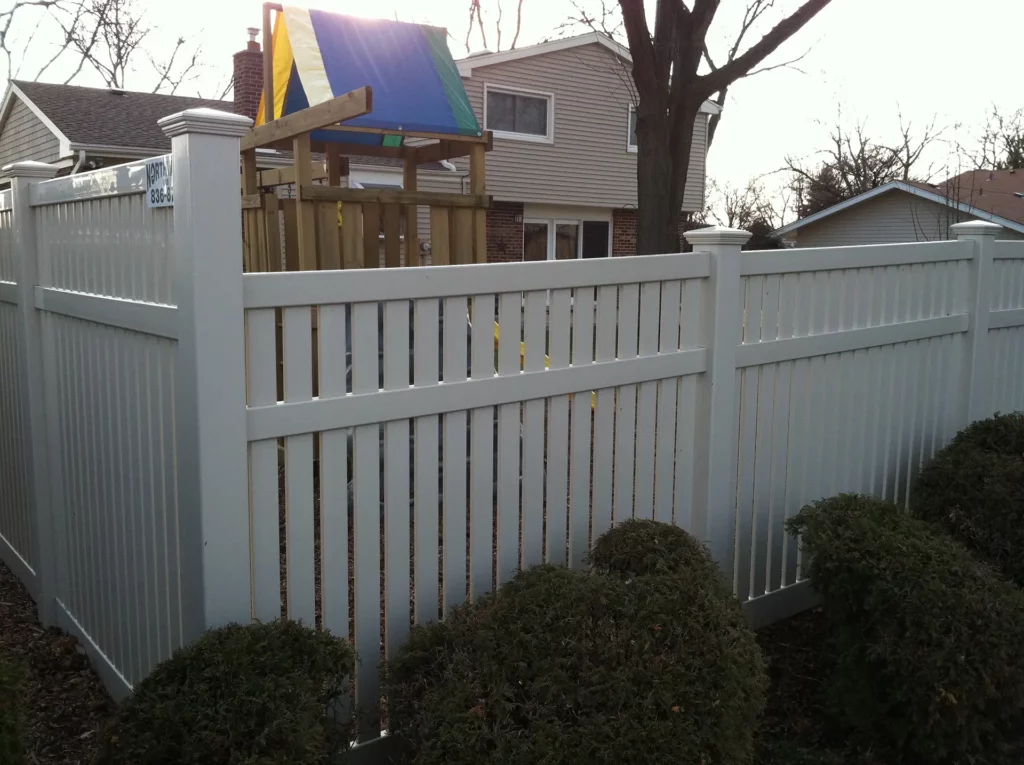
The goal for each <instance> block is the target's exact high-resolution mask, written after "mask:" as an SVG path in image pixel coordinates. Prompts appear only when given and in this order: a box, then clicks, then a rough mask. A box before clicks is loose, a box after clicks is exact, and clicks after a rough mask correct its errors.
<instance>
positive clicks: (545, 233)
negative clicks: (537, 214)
mask: <svg viewBox="0 0 1024 765" xmlns="http://www.w3.org/2000/svg"><path fill="white" fill-rule="evenodd" d="M610 235H611V224H610V223H609V222H608V221H603V220H559V219H558V218H547V219H541V218H534V219H527V220H526V221H524V222H523V260H524V261H526V262H530V261H538V260H576V259H577V258H605V257H608V256H609V255H610V254H611V247H610V244H611V241H610Z"/></svg>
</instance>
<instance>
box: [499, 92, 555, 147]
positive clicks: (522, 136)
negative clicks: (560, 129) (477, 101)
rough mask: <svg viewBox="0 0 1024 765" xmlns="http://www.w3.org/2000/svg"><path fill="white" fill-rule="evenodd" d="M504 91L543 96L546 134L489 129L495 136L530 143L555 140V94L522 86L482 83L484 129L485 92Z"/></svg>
mask: <svg viewBox="0 0 1024 765" xmlns="http://www.w3.org/2000/svg"><path fill="white" fill-rule="evenodd" d="M491 91H494V92H495V93H505V94H507V95H510V96H531V97H533V98H544V99H547V102H548V124H547V134H546V135H534V134H533V133H514V132H509V131H506V130H491V132H492V133H493V134H494V137H495V138H507V139H509V140H511V141H529V142H530V143H546V144H553V143H554V142H555V94H554V93H548V92H545V91H542V90H526V89H524V88H508V87H505V86H504V85H491V84H489V83H484V130H490V128H488V127H487V94H488V93H490V92H491Z"/></svg>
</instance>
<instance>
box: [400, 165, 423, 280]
mask: <svg viewBox="0 0 1024 765" xmlns="http://www.w3.org/2000/svg"><path fill="white" fill-rule="evenodd" d="M416 183H417V179H416V161H415V159H414V158H413V157H406V158H405V166H404V168H403V170H402V189H403V190H404V191H405V192H407V193H409V192H414V191H416ZM419 264H420V233H419V208H418V207H417V206H416V205H407V206H406V208H405V265H407V266H418V265H419Z"/></svg>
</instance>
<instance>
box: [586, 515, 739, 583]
mask: <svg viewBox="0 0 1024 765" xmlns="http://www.w3.org/2000/svg"><path fill="white" fill-rule="evenodd" d="M588 562H589V563H590V566H591V568H592V569H593V570H594V571H596V572H597V573H600V574H613V575H616V576H624V577H626V578H629V577H633V576H648V575H652V574H678V573H681V572H684V571H693V572H694V573H696V574H701V575H704V576H706V577H707V578H708V580H709V581H713V580H715V579H721V574H720V573H719V569H718V566H717V565H716V564H715V562H714V560H712V558H711V554H710V553H709V552H708V550H707V548H706V547H705V546H704V545H703V544H701V543H700V542H699V541H698V540H697V539H695V538H694V537H692V536H691V535H690V534H688V533H687V532H685V531H683V530H682V529H681V528H679V527H678V526H673V525H672V524H669V523H659V522H658V521H648V520H641V519H637V518H630V519H629V520H626V521H623V522H622V523H620V524H618V525H617V526H615V527H614V528H612V529H609V530H608V531H606V532H605V533H604V534H602V535H601V536H600V537H598V538H597V541H596V542H594V548H593V549H592V550H591V551H590V554H589V556H588Z"/></svg>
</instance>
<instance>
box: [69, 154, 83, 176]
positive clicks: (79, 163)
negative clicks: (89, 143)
mask: <svg viewBox="0 0 1024 765" xmlns="http://www.w3.org/2000/svg"><path fill="white" fill-rule="evenodd" d="M84 164H85V149H79V150H78V161H77V162H75V166H74V167H72V168H71V174H72V175H75V174H77V173H78V171H79V170H81V169H82V165H84Z"/></svg>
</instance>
